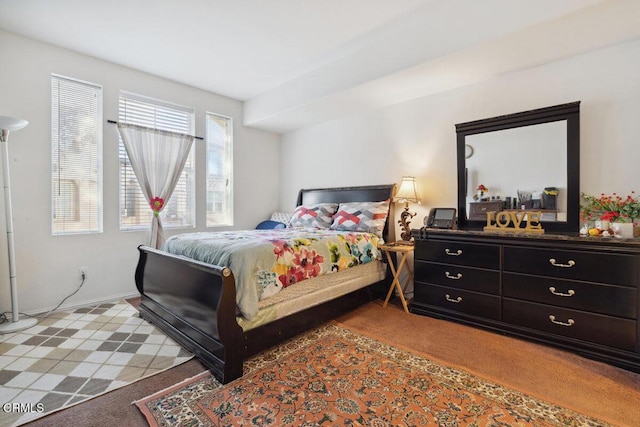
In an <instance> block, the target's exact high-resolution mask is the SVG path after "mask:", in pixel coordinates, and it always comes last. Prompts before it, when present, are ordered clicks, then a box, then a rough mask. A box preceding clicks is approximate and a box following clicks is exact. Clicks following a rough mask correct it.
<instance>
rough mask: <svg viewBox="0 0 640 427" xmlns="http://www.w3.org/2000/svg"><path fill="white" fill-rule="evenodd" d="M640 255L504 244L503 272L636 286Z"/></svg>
mask: <svg viewBox="0 0 640 427" xmlns="http://www.w3.org/2000/svg"><path fill="white" fill-rule="evenodd" d="M639 264H640V257H638V256H634V255H625V254H610V253H601V252H583V251H571V250H563V249H534V248H519V247H512V246H505V247H504V265H503V269H504V271H511V272H516V273H530V274H535V275H541V276H550V277H559V278H563V279H573V280H585V281H588V282H601V283H609V284H614V285H622V286H632V287H637V283H638V271H639V268H640V265H639Z"/></svg>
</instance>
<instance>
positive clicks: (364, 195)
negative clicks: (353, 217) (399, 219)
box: [135, 184, 395, 384]
mask: <svg viewBox="0 0 640 427" xmlns="http://www.w3.org/2000/svg"><path fill="white" fill-rule="evenodd" d="M394 190H395V184H392V185H376V186H362V187H344V188H324V189H310V190H304V189H303V190H300V192H299V193H298V200H297V205H298V206H299V205H302V204H305V205H309V204H315V203H328V202H335V203H341V202H376V201H383V200H387V199H391V198H392V197H393V195H394ZM390 205H391V203H390ZM392 213H393V210H392V209H391V212H390V214H389V216H388V217H387V223H386V224H385V229H384V234H383V237H384V239H385V241H389V228H390V227H389V223H390V219H391V218H392ZM138 250H139V252H140V258H139V261H138V266H137V269H136V273H135V281H136V286H137V288H138V291H139V292H140V294H141V301H140V308H139V310H140V316H141V317H142V318H144V319H146V320H148V321H150V322H151V323H153V324H155V325H156V326H157V327H159V328H160V329H161V330H162V331H164V332H165V333H167V335H169V336H170V337H171V338H173V339H174V340H175V341H176V342H178V343H179V344H180V345H181V346H183V347H184V348H185V349H187V350H188V351H190V352H192V353H193V354H194V355H195V356H196V357H198V358H199V359H200V361H201V362H202V363H203V364H204V365H205V366H206V367H207V368H208V369H209V370H210V371H211V372H212V373H213V375H214V376H215V377H216V378H217V379H218V380H220V381H221V382H222V383H223V384H224V383H228V382H229V381H232V380H234V379H236V378H239V377H241V376H242V369H243V362H244V360H245V359H246V358H247V357H249V356H251V355H253V354H256V353H258V352H260V351H262V350H266V349H267V348H269V347H272V346H274V345H276V344H278V343H280V342H282V341H284V340H287V339H289V338H291V337H293V336H295V335H297V334H299V333H301V332H304V331H306V330H309V329H311V328H313V327H315V326H318V325H320V324H322V323H324V322H327V321H328V320H331V319H333V318H335V317H337V316H339V315H341V314H344V313H347V312H349V311H352V310H354V309H355V308H357V307H359V306H361V305H363V304H365V303H367V302H369V301H372V300H375V299H378V298H380V297H384V295H385V293H386V290H387V288H388V286H389V283H390V279H389V277H390V274H388V273H387V279H385V280H384V281H382V282H378V283H375V284H372V285H369V286H366V287H364V288H362V289H358V290H356V291H353V292H351V293H348V294H346V295H343V296H341V297H338V298H336V299H333V300H330V301H326V302H324V303H321V304H319V305H316V306H314V307H311V308H307V309H305V310H302V311H300V312H297V313H294V314H292V315H290V316H287V317H285V318H282V319H279V320H276V321H274V322H271V323H267V324H265V325H262V326H259V327H256V328H254V329H250V330H248V331H243V330H242V328H241V327H240V325H238V322H237V321H236V292H235V282H234V277H233V273H232V272H231V270H230V269H229V268H225V267H220V266H215V265H211V264H206V263H203V262H199V261H195V260H191V259H188V258H185V257H182V256H176V255H172V254H169V253H167V252H163V251H160V250H156V249H153V248H150V247H147V246H144V245H141V246H139V247H138ZM387 269H388V267H387Z"/></svg>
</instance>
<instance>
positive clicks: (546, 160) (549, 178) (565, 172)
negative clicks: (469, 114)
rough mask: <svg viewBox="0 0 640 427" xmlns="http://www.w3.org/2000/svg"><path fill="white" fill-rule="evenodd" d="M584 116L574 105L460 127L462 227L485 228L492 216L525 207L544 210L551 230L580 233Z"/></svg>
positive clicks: (543, 214) (460, 216) (460, 206)
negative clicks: (490, 214)
mask: <svg viewBox="0 0 640 427" xmlns="http://www.w3.org/2000/svg"><path fill="white" fill-rule="evenodd" d="M579 117H580V103H579V102H574V103H570V104H563V105H556V106H553V107H546V108H541V109H537V110H531V111H525V112H521V113H515V114H509V115H505V116H499V117H494V118H490V119H484V120H477V121H473V122H467V123H461V124H457V125H456V132H457V137H458V141H457V142H458V210H459V225H460V227H461V228H481V227H482V226H483V225H484V224H485V223H486V213H487V212H490V211H501V210H511V209H517V210H521V209H522V208H523V207H524V208H525V209H529V210H531V209H535V210H539V211H541V212H542V223H543V226H544V228H545V229H546V230H548V231H560V232H577V231H578V228H579V217H578V215H579V209H580V206H579V204H580V200H579V197H580V196H579V195H580V193H579V183H580V172H579V171H580V148H579V147H580V123H579V121H580V119H579ZM468 146H470V147H472V149H473V151H472V155H471V156H469V149H468ZM482 187H486V188H487V189H486V190H485V191H482V192H480V191H477V190H478V189H479V188H482Z"/></svg>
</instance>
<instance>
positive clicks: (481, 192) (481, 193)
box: [477, 184, 489, 200]
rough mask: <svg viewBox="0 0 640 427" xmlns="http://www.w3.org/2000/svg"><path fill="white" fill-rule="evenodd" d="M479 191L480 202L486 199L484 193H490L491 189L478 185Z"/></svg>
mask: <svg viewBox="0 0 640 427" xmlns="http://www.w3.org/2000/svg"><path fill="white" fill-rule="evenodd" d="M477 191H478V193H480V200H482V199H483V198H484V193H485V192H487V191H489V189H488V188H487V187H485V186H484V184H480V185H478V188H477Z"/></svg>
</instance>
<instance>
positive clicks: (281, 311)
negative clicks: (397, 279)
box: [236, 261, 386, 331]
mask: <svg viewBox="0 0 640 427" xmlns="http://www.w3.org/2000/svg"><path fill="white" fill-rule="evenodd" d="M385 275H386V264H385V263H383V262H381V261H373V262H369V263H367V264H361V265H358V266H355V267H352V268H348V269H346V270H342V271H339V272H337V273H334V274H329V275H324V276H319V277H315V278H313V279H308V280H305V282H304V284H303V285H302V284H301V285H298V286H290V287H288V288H285V289H283V290H282V291H280V292H279V293H277V294H275V295H273V296H271V297H269V298H267V299H265V300H262V301H260V302H259V303H258V312H257V313H256V315H255V316H254V317H253V318H252V319H251V320H248V319H246V318H244V317H242V316H237V317H236V320H237V321H238V324H239V325H240V327H242V329H243V330H244V331H248V330H250V329H253V328H257V327H259V326H262V325H265V324H267V323H270V322H273V321H274V320H278V319H282V318H283V317H286V316H289V315H291V314H294V313H297V312H299V311H302V310H305V309H307V308H311V307H314V306H316V305H319V304H321V303H324V302H326V301H328V300H332V299H335V298H338V297H341V296H343V295H346V294H348V293H350V292H353V291H356V290H358V289H361V288H364V287H366V286H368V285H371V284H373V283H377V282H379V281H381V280H384V278H385Z"/></svg>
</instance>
